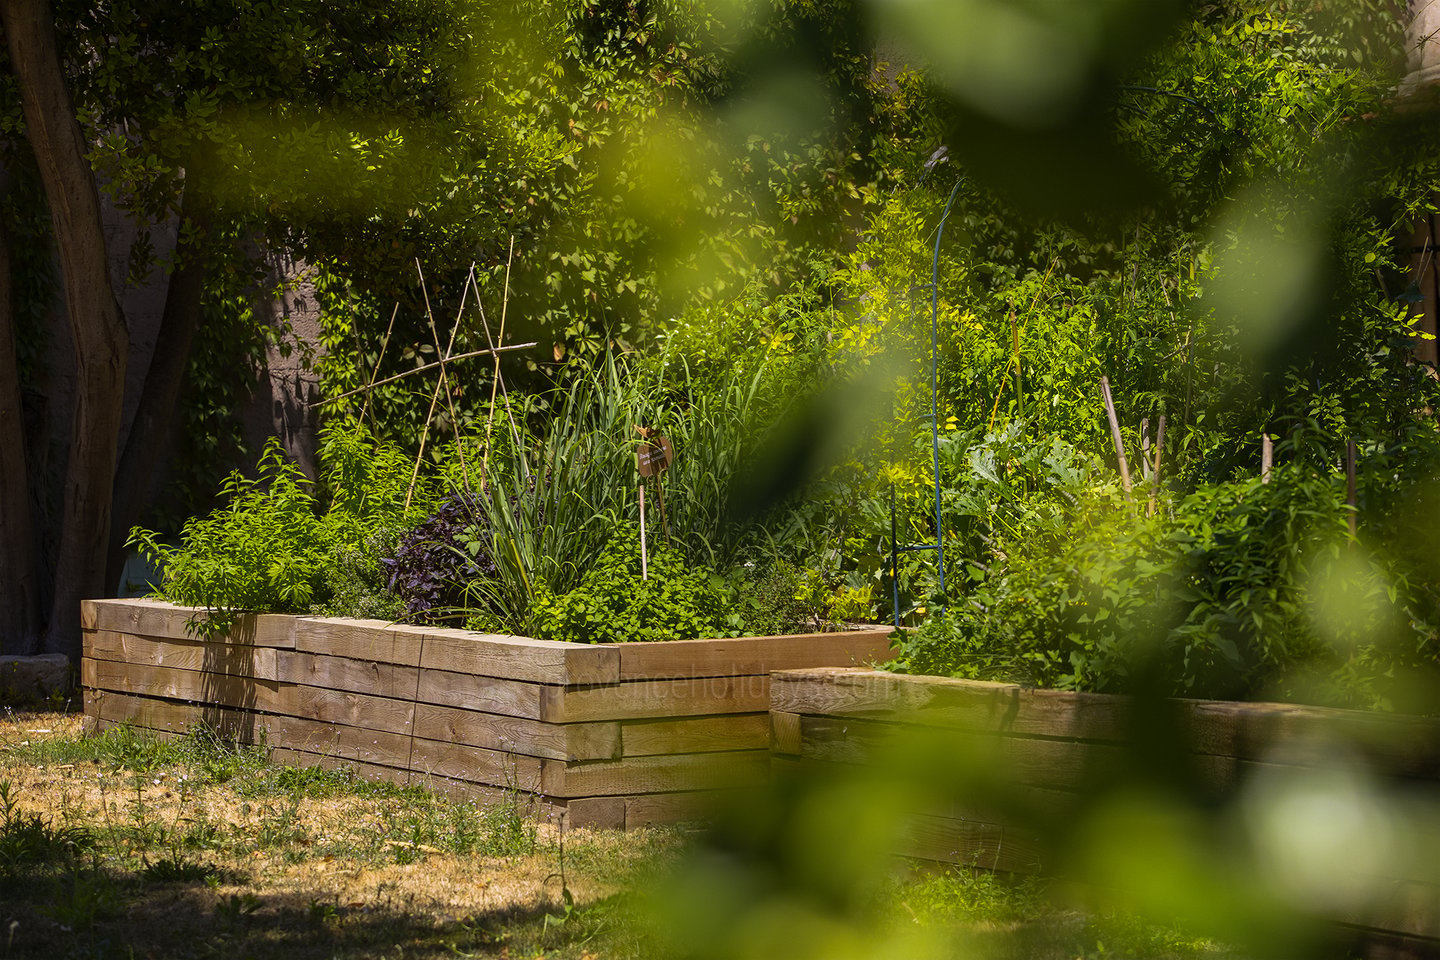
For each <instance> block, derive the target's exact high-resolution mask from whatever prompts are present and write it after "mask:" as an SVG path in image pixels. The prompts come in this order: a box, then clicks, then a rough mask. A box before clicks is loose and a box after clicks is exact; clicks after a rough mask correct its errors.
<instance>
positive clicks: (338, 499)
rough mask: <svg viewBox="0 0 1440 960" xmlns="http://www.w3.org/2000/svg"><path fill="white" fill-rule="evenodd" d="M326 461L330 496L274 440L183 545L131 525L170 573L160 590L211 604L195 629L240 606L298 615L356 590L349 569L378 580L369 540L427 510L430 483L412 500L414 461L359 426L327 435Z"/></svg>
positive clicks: (219, 626)
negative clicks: (348, 583)
mask: <svg viewBox="0 0 1440 960" xmlns="http://www.w3.org/2000/svg"><path fill="white" fill-rule="evenodd" d="M320 463H321V478H322V483H321V486H322V488H323V489H324V490H325V491H326V492H327V494H328V503H323V504H322V502H321V500H320V499H319V498H317V497H316V496H315V494H314V493H313V492H312V486H313V485H312V483H311V481H310V480H309V478H307V477H306V476H305V474H304V473H303V472H302V471H301V470H300V468H299V467H298V466H296V465H295V464H294V463H291V462H289V461H288V460H286V458H285V454H284V451H283V449H282V448H281V446H280V442H279V440H278V439H273V438H272V439H271V440H270V442H269V443H267V444H266V446H265V451H264V453H263V454H262V455H261V457H260V461H259V463H258V464H257V466H256V476H255V477H253V478H251V477H246V476H244V475H243V474H241V473H239V472H236V473H233V474H231V476H230V478H229V479H228V480H227V481H226V482H225V485H224V486H223V487H222V488H221V491H220V493H221V497H222V498H223V499H224V500H225V501H226V503H225V504H224V505H223V506H221V507H219V508H217V509H216V510H215V511H213V512H212V513H210V514H209V515H208V516H205V517H197V518H194V519H191V520H190V521H188V522H187V523H186V524H185V527H184V528H183V529H182V531H181V534H180V536H181V541H182V542H181V545H180V546H178V547H171V546H167V545H165V544H163V543H161V542H160V540H159V536H158V535H157V534H155V533H154V532H152V531H147V530H142V529H140V528H138V527H137V528H136V529H135V530H134V531H132V533H131V538H130V542H131V544H133V545H136V546H138V547H139V548H140V549H141V551H142V552H144V553H145V554H146V556H147V557H149V558H150V560H151V561H152V562H154V563H156V564H157V565H159V566H161V567H162V568H163V570H164V579H163V580H162V582H161V584H160V587H159V588H158V589H157V591H156V593H157V595H159V596H161V597H163V598H165V599H166V600H170V601H172V602H174V603H178V604H183V605H187V606H201V607H205V608H206V609H207V610H209V611H210V616H209V617H208V618H207V619H206V620H204V621H197V623H196V628H197V629H198V630H199V631H201V632H202V633H204V634H207V635H216V634H220V633H223V632H224V631H225V630H227V629H228V628H229V627H230V626H231V624H232V623H233V621H234V616H235V614H236V613H237V612H239V611H243V610H269V611H276V612H292V613H298V612H304V611H307V610H309V609H310V608H311V607H312V606H313V605H315V604H324V603H326V602H327V601H329V600H330V599H331V598H332V597H334V596H337V595H339V596H341V597H342V598H344V597H345V596H346V595H347V593H351V594H354V593H357V591H353V590H347V589H346V588H345V587H344V586H342V585H341V581H342V580H344V578H345V573H346V571H347V569H348V570H350V571H355V572H356V574H357V576H358V577H359V578H360V579H362V580H363V579H364V578H367V577H368V578H371V579H372V580H374V579H378V577H377V576H376V570H375V568H374V564H373V562H372V561H371V560H370V559H368V558H369V557H371V556H373V553H372V552H371V550H370V549H369V548H368V544H369V543H370V541H371V540H372V538H374V537H376V536H378V535H380V534H381V533H382V532H383V531H387V530H394V529H396V528H398V527H400V526H402V525H403V524H404V523H405V520H406V518H407V517H412V518H413V517H415V516H416V515H417V514H419V515H423V513H424V512H425V511H426V510H427V508H428V506H429V503H430V500H429V497H428V495H427V493H426V490H425V489H424V488H421V489H420V490H419V492H418V495H417V496H415V497H413V498H411V502H410V505H409V506H408V507H407V506H406V499H407V496H408V495H409V477H410V476H411V470H410V464H409V463H408V462H407V460H406V459H405V458H404V457H403V456H402V455H401V454H400V452H399V451H398V450H395V449H393V448H391V447H388V446H385V445H382V444H378V443H375V442H374V441H372V440H370V439H369V437H368V436H366V435H365V434H364V433H363V432H361V431H360V430H358V429H357V428H356V427H355V426H354V425H353V424H342V425H339V426H335V427H331V428H330V429H328V430H327V431H326V432H325V434H324V437H323V438H322V444H321V448H320ZM359 558H366V559H359ZM346 602H347V605H348V606H350V607H351V608H354V607H355V606H356V604H357V602H358V601H357V599H356V597H355V596H353V595H352V596H350V597H349V598H348V600H347V601H346Z"/></svg>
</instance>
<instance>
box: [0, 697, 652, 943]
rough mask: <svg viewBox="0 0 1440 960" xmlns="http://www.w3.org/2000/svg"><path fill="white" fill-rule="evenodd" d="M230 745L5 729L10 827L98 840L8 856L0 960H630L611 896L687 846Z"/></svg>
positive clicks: (39, 727)
mask: <svg viewBox="0 0 1440 960" xmlns="http://www.w3.org/2000/svg"><path fill="white" fill-rule="evenodd" d="M224 749H226V748H224V747H222V746H219V745H214V744H210V745H205V744H199V745H196V744H188V745H187V744H183V743H182V744H180V745H177V746H174V747H173V748H166V747H164V746H159V747H157V746H156V745H155V744H153V743H151V742H148V741H145V740H144V739H143V738H140V739H136V740H135V742H134V743H131V744H128V745H127V744H125V743H112V744H108V745H107V744H103V743H97V742H96V741H93V740H92V741H89V742H86V741H84V740H83V739H82V737H81V730H80V719H79V718H78V717H76V716H63V715H59V714H10V715H8V716H5V717H3V718H0V781H4V782H7V783H8V785H9V786H8V791H9V796H10V797H11V798H12V801H13V802H12V816H14V817H16V818H20V817H25V818H29V819H31V820H33V819H34V818H35V817H39V818H40V820H41V821H43V822H44V823H45V824H47V825H49V826H50V827H52V828H54V829H57V830H58V829H62V828H78V829H79V830H81V831H84V832H85V833H86V834H87V835H88V836H89V837H91V838H92V840H93V844H92V845H91V846H90V847H89V848H88V849H85V850H80V851H77V852H76V856H75V857H74V858H73V860H72V861H71V862H68V863H38V862H30V863H27V862H11V863H6V862H0V958H10V957H14V958H63V957H87V958H88V957H127V958H128V957H132V956H133V957H230V956H234V957H254V958H257V960H262V958H268V957H275V958H280V957H284V958H297V960H304V958H311V957H314V958H322V957H323V958H329V957H334V956H346V957H390V956H396V957H398V956H404V957H440V956H446V957H453V956H456V955H457V954H458V955H461V956H483V957H516V958H519V957H527V956H541V955H543V956H548V957H575V958H581V957H587V956H597V954H596V953H594V951H595V950H596V949H600V948H601V947H600V941H602V940H603V941H604V949H605V953H604V955H605V956H616V955H625V954H626V953H628V952H629V951H630V949H631V947H632V946H634V945H631V946H626V935H625V934H624V933H623V932H622V931H621V930H620V925H619V923H618V919H617V918H618V914H619V912H620V907H619V906H618V905H617V903H616V901H615V900H614V899H613V898H614V897H615V896H616V895H617V894H619V893H621V892H622V891H623V890H625V889H626V888H627V887H629V886H631V885H633V884H634V883H635V882H636V881H637V880H638V879H639V878H641V877H643V876H644V875H645V874H647V873H649V872H650V871H652V870H654V869H655V868H656V867H657V866H658V865H660V864H662V863H664V862H665V861H666V860H668V859H669V858H670V857H671V856H672V855H673V853H674V851H675V850H676V848H677V847H678V845H679V835H678V834H676V833H675V832H673V831H641V832H637V833H632V834H628V835H618V834H607V833H595V832H592V831H588V830H575V831H569V832H567V833H565V834H564V835H563V837H562V834H561V831H560V829H559V828H558V827H556V826H551V825H535V824H531V823H528V822H527V821H525V820H524V819H523V818H521V817H520V815H519V812H518V810H516V809H499V810H485V809H481V808H479V807H476V806H474V805H472V804H469V803H461V802H457V801H452V800H449V799H446V798H444V797H442V796H438V795H435V794H430V793H427V792H425V791H421V790H414V789H399V788H394V787H385V786H377V785H372V784H367V783H365V782H364V781H361V780H358V779H356V778H353V777H347V776H345V775H344V774H330V775H317V776H287V775H283V770H284V768H278V767H272V766H270V765H268V764H265V763H263V762H262V760H261V758H259V757H256V756H249V757H247V756H243V755H240V756H236V757H225V756H223V755H220V756H215V755H213V753H207V751H211V752H213V751H217V750H219V751H223V750H224ZM217 771H218V773H217ZM277 771H278V772H277ZM562 839H563V846H562ZM562 849H563V850H564V851H565V852H566V854H568V857H567V862H566V864H565V869H564V871H563V881H562V876H561V874H562V870H561V854H562ZM20 860H21V861H23V860H24V858H23V857H22V858H20ZM565 889H568V890H569V892H570V896H571V898H573V905H571V906H568V907H567V903H566V900H565V897H564V890H565ZM562 921H563V922H562Z"/></svg>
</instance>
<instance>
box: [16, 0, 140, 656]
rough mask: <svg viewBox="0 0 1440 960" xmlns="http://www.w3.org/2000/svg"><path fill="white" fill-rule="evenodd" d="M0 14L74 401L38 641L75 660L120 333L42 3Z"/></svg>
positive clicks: (97, 592) (101, 547)
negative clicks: (57, 273) (47, 228)
mask: <svg viewBox="0 0 1440 960" xmlns="http://www.w3.org/2000/svg"><path fill="white" fill-rule="evenodd" d="M0 22H3V24H4V27H5V40H6V44H7V46H8V47H9V51H10V66H11V69H12V70H13V71H14V73H15V78H16V80H17V81H18V83H19V87H20V101H21V106H22V108H23V110H24V115H25V132H26V135H27V137H28V139H29V141H30V146H31V147H32V148H33V149H34V151H35V159H36V162H37V163H38V165H39V168H40V178H41V181H42V182H43V183H44V185H45V196H46V199H47V201H48V202H49V205H50V218H51V221H52V222H53V224H54V228H55V245H56V249H57V250H58V252H59V256H60V267H61V270H62V271H63V273H64V289H65V307H66V311H67V313H69V316H70V332H71V337H72V339H73V340H74V346H75V368H76V384H75V410H74V416H73V428H72V434H71V441H70V452H69V456H68V458H67V462H66V466H65V487H64V501H63V503H64V506H63V512H62V519H61V534H60V538H61V539H60V549H59V553H58V557H57V560H56V565H55V590H54V594H53V601H52V605H51V608H50V616H49V619H48V622H47V623H46V626H45V633H44V640H43V645H42V646H43V649H44V650H45V651H46V652H55V653H64V654H67V655H69V656H70V657H71V659H72V660H76V659H78V657H79V653H80V601H81V600H82V599H85V598H87V597H99V596H103V595H104V594H105V593H106V592H107V589H106V584H105V549H106V546H107V545H108V543H109V539H110V494H111V484H112V483H113V482H114V479H115V459H116V450H115V447H116V444H117V442H118V437H119V435H120V425H121V406H122V403H123V401H124V395H125V360H126V355H127V352H128V350H129V335H128V333H127V331H126V329H125V321H124V318H123V317H122V316H121V313H120V306H119V304H118V303H117V302H116V300H115V293H114V290H113V289H112V288H111V286H110V266H109V263H108V261H107V259H106V255H105V234H104V230H103V228H102V227H101V222H100V198H99V195H98V193H97V192H96V189H95V178H94V173H93V171H92V170H91V169H90V165H89V163H88V162H87V161H86V160H85V139H84V136H83V134H82V133H81V130H80V124H79V122H78V121H77V120H76V117H75V106H74V104H73V103H72V101H71V99H70V91H69V89H68V88H67V87H66V85H65V73H64V70H63V68H62V66H61V63H60V54H59V51H58V50H57V48H56V44H55V24H54V18H53V16H52V14H51V10H50V4H49V3H48V0H4V2H0Z"/></svg>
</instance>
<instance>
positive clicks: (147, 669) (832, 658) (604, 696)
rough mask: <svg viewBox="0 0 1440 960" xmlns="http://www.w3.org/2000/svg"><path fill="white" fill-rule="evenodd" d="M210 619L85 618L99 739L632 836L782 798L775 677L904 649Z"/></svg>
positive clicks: (845, 641)
mask: <svg viewBox="0 0 1440 960" xmlns="http://www.w3.org/2000/svg"><path fill="white" fill-rule="evenodd" d="M197 615H198V616H203V612H200V611H196V610H193V609H190V608H185V607H177V606H174V605H171V604H168V603H163V602H160V601H156V600H97V601H88V602H86V604H85V605H84V613H83V618H84V619H83V625H84V630H85V641H84V659H83V661H82V664H81V680H82V683H83V685H84V688H85V714H86V717H87V720H88V723H89V724H90V726H91V728H92V729H104V728H106V727H109V726H114V725H117V724H122V723H128V724H130V725H131V726H134V727H139V728H145V729H150V730H156V731H160V732H162V733H181V732H184V731H188V730H190V729H191V728H193V727H195V726H197V725H199V724H205V725H208V726H210V727H212V728H214V729H215V730H217V731H219V732H220V733H221V734H223V735H225V736H227V737H233V738H236V739H238V740H240V741H241V742H245V743H258V742H263V743H265V744H266V745H268V746H269V747H270V748H271V749H272V751H273V755H274V756H275V757H276V758H277V759H280V760H286V761H290V762H299V763H327V764H342V763H343V764H352V765H354V766H355V767H356V768H357V769H358V770H360V771H361V772H362V773H365V774H367V775H371V776H376V777H382V778H385V779H389V780H394V781H399V782H402V783H421V782H424V783H427V784H430V785H433V786H438V787H441V788H447V789H450V790H452V791H458V792H460V793H464V794H469V795H473V796H476V797H478V798H481V799H503V798H507V797H519V798H521V799H522V800H523V801H524V802H525V803H527V804H529V805H531V806H532V807H533V808H534V810H535V812H537V813H539V814H541V815H545V816H552V817H553V816H559V815H561V814H564V815H565V816H566V818H567V822H568V823H569V824H570V825H573V826H603V827H623V828H633V827H637V826H641V825H644V824H647V823H663V822H672V821H676V820H683V819H688V818H690V817H693V816H695V815H697V814H698V813H700V812H703V810H704V808H705V805H706V804H707V803H708V802H710V801H711V800H713V798H715V797H716V796H717V795H719V794H720V793H721V792H723V791H727V790H733V789H738V788H745V787H753V786H758V785H761V784H763V783H765V782H766V781H767V779H768V775H769V765H770V764H769V744H770V724H769V715H768V711H769V705H770V672H771V671H772V670H784V669H793V668H801V667H819V666H843V665H857V664H864V663H869V662H874V661H877V660H882V659H884V658H885V657H886V656H887V655H888V640H887V639H886V638H887V635H888V632H889V631H888V630H887V629H886V628H867V629H860V630H849V631H842V632H836V633H821V634H805V635H799V636H781V637H742V638H735V639H719V640H680V641H672V642H667V643H635V644H614V645H586V644H575V643H561V642H556V641H546V640H532V639H528V638H525V637H511V636H500V635H494V634H481V633H474V632H471V631H464V630H452V629H445V628H435V627H417V626H408V625H403V624H387V623H384V622H380V621H367V620H342V619H328V618H316V617H301V616H289V615H283V614H262V615H258V616H251V617H246V618H244V619H242V621H241V622H240V623H239V624H238V625H237V627H236V629H234V630H232V631H230V632H229V633H228V634H227V635H226V636H224V637H223V638H221V639H219V640H215V641H204V640H200V639H197V638H196V637H195V636H194V634H193V631H192V630H191V629H190V628H188V627H187V625H186V624H187V621H189V620H191V619H192V618H194V617H196V616H197Z"/></svg>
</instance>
